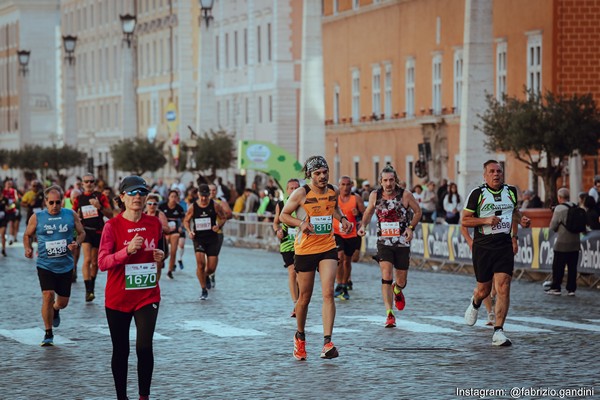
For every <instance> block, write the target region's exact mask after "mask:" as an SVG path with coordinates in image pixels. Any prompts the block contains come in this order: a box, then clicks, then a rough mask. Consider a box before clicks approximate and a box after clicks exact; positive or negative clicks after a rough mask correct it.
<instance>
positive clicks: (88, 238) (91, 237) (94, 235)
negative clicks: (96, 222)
mask: <svg viewBox="0 0 600 400" xmlns="http://www.w3.org/2000/svg"><path fill="white" fill-rule="evenodd" d="M101 237H102V234H100V233H98V232H96V231H95V230H91V229H86V230H85V239H83V243H89V244H91V245H92V247H93V248H96V249H99V248H100V238H101Z"/></svg>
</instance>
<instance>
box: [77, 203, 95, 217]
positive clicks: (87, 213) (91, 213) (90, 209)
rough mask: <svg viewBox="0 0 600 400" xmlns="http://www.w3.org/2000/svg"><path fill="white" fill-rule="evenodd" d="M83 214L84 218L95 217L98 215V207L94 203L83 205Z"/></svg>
mask: <svg viewBox="0 0 600 400" xmlns="http://www.w3.org/2000/svg"><path fill="white" fill-rule="evenodd" d="M81 215H82V216H83V219H88V218H95V217H97V216H98V209H97V208H96V207H94V206H92V205H88V206H83V207H81Z"/></svg>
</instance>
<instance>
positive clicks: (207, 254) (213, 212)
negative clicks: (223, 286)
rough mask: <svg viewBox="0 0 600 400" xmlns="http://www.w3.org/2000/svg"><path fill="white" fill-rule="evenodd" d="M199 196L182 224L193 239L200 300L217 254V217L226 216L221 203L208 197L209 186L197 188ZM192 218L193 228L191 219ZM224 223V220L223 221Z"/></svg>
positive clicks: (218, 226) (204, 294)
mask: <svg viewBox="0 0 600 400" xmlns="http://www.w3.org/2000/svg"><path fill="white" fill-rule="evenodd" d="M198 192H199V194H200V198H199V199H198V200H197V201H196V202H194V203H193V205H192V207H190V208H189V209H188V210H187V213H186V214H185V218H184V219H183V226H184V227H185V229H186V230H187V232H188V233H189V235H190V238H192V239H193V240H194V250H195V254H196V276H197V277H198V281H199V282H200V287H201V288H202V294H201V295H200V300H206V299H207V298H208V289H207V282H206V281H207V277H208V276H209V275H210V274H212V273H213V272H215V269H216V268H217V258H218V255H219V248H220V246H219V235H218V234H217V232H218V231H219V229H221V228H222V225H219V224H218V223H217V217H218V218H219V219H220V220H221V221H226V220H227V216H226V214H225V211H224V209H223V207H222V206H221V204H217V203H216V202H214V201H213V200H211V199H210V188H209V187H208V185H206V184H204V183H203V184H202V185H200V187H199V188H198ZM192 219H193V224H194V225H193V229H192V226H191V221H192ZM223 223H224V222H223Z"/></svg>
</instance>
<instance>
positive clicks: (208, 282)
mask: <svg viewBox="0 0 600 400" xmlns="http://www.w3.org/2000/svg"><path fill="white" fill-rule="evenodd" d="M206 288H207V289H212V282H211V281H210V275H207V276H206Z"/></svg>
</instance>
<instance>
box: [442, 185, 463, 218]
mask: <svg viewBox="0 0 600 400" xmlns="http://www.w3.org/2000/svg"><path fill="white" fill-rule="evenodd" d="M460 210H462V200H461V198H460V195H459V194H458V187H457V186H456V183H454V182H452V183H450V184H449V185H448V193H447V194H446V196H444V212H445V213H446V214H445V215H446V222H447V223H449V224H458V221H459V220H460Z"/></svg>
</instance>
